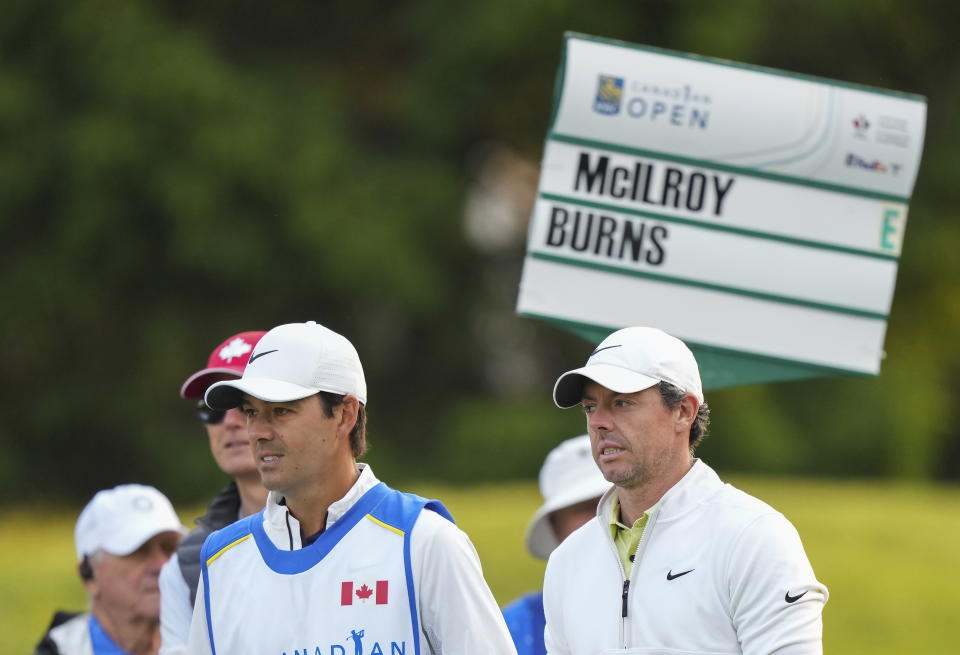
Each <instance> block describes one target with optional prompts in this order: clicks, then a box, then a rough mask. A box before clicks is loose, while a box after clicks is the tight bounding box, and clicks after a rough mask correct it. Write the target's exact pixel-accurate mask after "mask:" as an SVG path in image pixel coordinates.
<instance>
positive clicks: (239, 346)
mask: <svg viewBox="0 0 960 655" xmlns="http://www.w3.org/2000/svg"><path fill="white" fill-rule="evenodd" d="M251 350H253V346H251V345H250V344H249V343H247V342H246V341H244V340H243V339H241V338H240V337H237V338H236V339H234V340H232V341H231V342H230V343H228V344H227V345H225V346H224V347H223V348H221V349H220V352H219V353H217V354H218V355H220V359H222V360H223V361H225V362H227V363H228V364H229V363H230V362H232V361H233V358H234V357H243V356H244V355H246V354H247V353H248V352H250V351H251Z"/></svg>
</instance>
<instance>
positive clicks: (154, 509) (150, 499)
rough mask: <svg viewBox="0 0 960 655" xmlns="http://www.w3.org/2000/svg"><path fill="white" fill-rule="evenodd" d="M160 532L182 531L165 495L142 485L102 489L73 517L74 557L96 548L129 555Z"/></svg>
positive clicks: (85, 554) (88, 554)
mask: <svg viewBox="0 0 960 655" xmlns="http://www.w3.org/2000/svg"><path fill="white" fill-rule="evenodd" d="M161 532H176V533H178V534H185V533H186V529H185V528H184V527H183V525H182V524H181V523H180V519H179V517H177V513H176V512H175V511H174V510H173V505H171V504H170V501H169V500H167V497H166V496H164V495H163V494H162V493H160V492H159V491H157V490H156V489H155V488H153V487H148V486H146V485H142V484H121V485H120V486H117V487H114V488H113V489H104V490H103V491H98V492H97V493H96V494H95V495H94V496H93V498H92V499H91V500H90V502H89V503H87V506H86V507H84V508H83V511H82V512H80V517H79V518H78V519H77V525H76V528H75V529H74V533H73V537H74V541H75V542H76V546H77V560H82V559H83V558H84V557H87V556H90V555H93V554H94V553H96V552H97V551H98V550H104V551H106V552H108V553H110V554H112V555H119V556H121V557H122V556H123V555H129V554H130V553H132V552H133V551H135V550H136V549H137V548H139V547H140V546H142V545H143V544H144V543H146V542H147V541H148V540H150V539H151V538H152V537H155V536H156V535H158V534H160V533H161Z"/></svg>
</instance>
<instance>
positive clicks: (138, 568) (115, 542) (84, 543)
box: [35, 484, 184, 655]
mask: <svg viewBox="0 0 960 655" xmlns="http://www.w3.org/2000/svg"><path fill="white" fill-rule="evenodd" d="M183 532H184V529H183V526H182V525H181V524H180V519H179V518H177V514H176V512H175V511H174V510H173V506H172V505H171V504H170V501H169V500H167V498H166V496H164V495H163V494H162V493H160V492H159V491H157V490H156V489H154V488H153V487H148V486H144V485H140V484H124V485H120V486H118V487H114V488H113V489H106V490H104V491H100V492H97V494H96V495H95V496H94V497H93V499H92V500H91V501H90V502H89V503H87V506H86V507H84V508H83V511H82V512H81V513H80V518H78V519H77V525H76V529H75V533H74V537H75V541H76V547H77V561H78V569H79V572H80V578H81V580H83V586H84V588H85V589H86V591H87V596H88V597H89V599H90V608H89V611H88V612H85V613H83V614H78V615H67V614H65V613H62V612H58V613H57V616H56V617H55V618H54V622H53V624H52V625H51V627H50V630H49V631H48V632H47V634H46V635H45V636H44V638H43V640H42V641H41V642H40V644H39V645H38V646H37V650H36V652H35V655H117V654H129V655H155V653H156V652H157V649H158V647H159V645H160V587H159V583H158V581H157V578H158V576H159V575H160V568H161V567H162V566H163V564H164V563H165V562H166V561H167V560H168V559H170V556H171V555H172V554H173V552H174V551H175V550H176V548H177V544H178V543H179V542H180V538H181V536H182V535H183Z"/></svg>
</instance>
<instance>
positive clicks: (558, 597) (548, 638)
mask: <svg viewBox="0 0 960 655" xmlns="http://www.w3.org/2000/svg"><path fill="white" fill-rule="evenodd" d="M556 552H557V551H553V553H551V554H550V557H549V559H547V569H546V571H545V572H544V574H543V614H544V618H545V619H546V621H547V625H546V627H545V628H544V631H543V643H544V645H545V646H546V649H547V653H548V655H568V654H569V653H570V648H569V647H568V646H567V642H566V637H565V635H564V630H563V628H564V625H563V618H562V615H563V612H562V609H561V608H562V605H563V591H562V587H561V585H560V579H559V578H560V572H559V571H558V569H559V568H560V564H559V561H558V560H557V559H555V558H554V554H556Z"/></svg>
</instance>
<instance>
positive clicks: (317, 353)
mask: <svg viewBox="0 0 960 655" xmlns="http://www.w3.org/2000/svg"><path fill="white" fill-rule="evenodd" d="M320 391H326V392H329V393H335V394H339V395H343V396H345V395H348V394H349V395H351V396H355V397H356V398H357V400H359V401H360V402H361V403H363V404H364V405H366V404H367V382H366V380H365V379H364V377H363V367H362V366H361V365H360V356H359V355H357V351H356V349H355V348H354V347H353V344H352V343H350V341H348V340H347V338H346V337H344V336H343V335H340V334H337V333H336V332H334V331H333V330H330V329H328V328H325V327H324V326H322V325H320V324H318V323H316V322H315V321H307V322H306V323H288V324H286V325H280V326H278V327H275V328H273V329H272V330H270V331H269V332H267V333H266V334H265V335H264V336H263V338H261V339H260V341H258V342H257V345H256V347H255V348H254V349H253V352H252V353H250V359H249V360H248V361H247V366H246V368H244V369H243V377H241V378H240V379H239V380H224V381H222V382H217V383H215V384H213V385H211V386H210V388H209V389H207V394H206V396H205V400H206V403H207V405H209V406H210V407H212V408H213V409H221V410H224V409H231V408H233V407H238V406H239V405H240V402H241V401H242V400H243V394H248V395H251V396H253V397H254V398H259V399H260V400H265V401H267V402H274V403H276V402H289V401H291V400H299V399H301V398H306V397H307V396H312V395H314V394H316V393H318V392H320Z"/></svg>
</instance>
